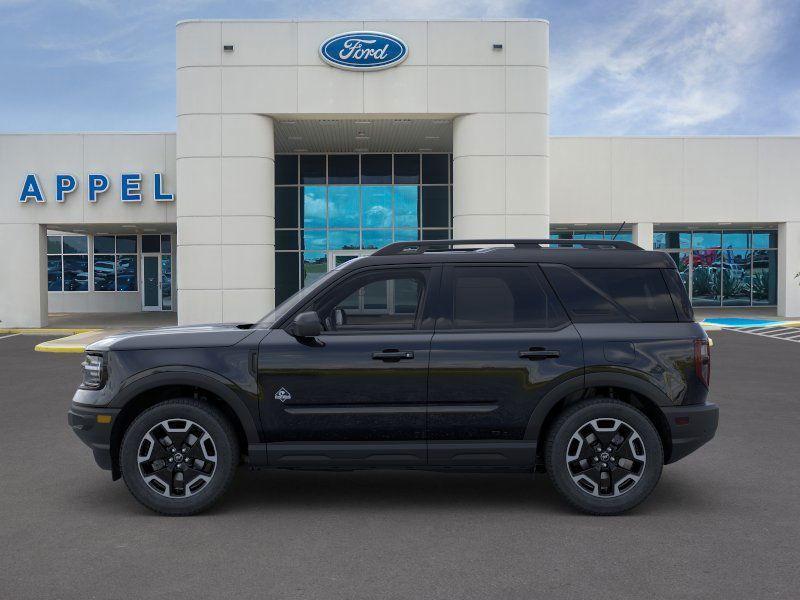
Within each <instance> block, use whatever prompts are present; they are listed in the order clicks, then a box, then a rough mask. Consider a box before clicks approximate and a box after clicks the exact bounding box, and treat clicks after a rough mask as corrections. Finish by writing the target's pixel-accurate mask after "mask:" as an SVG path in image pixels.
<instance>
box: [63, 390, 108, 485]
mask: <svg viewBox="0 0 800 600" xmlns="http://www.w3.org/2000/svg"><path fill="white" fill-rule="evenodd" d="M119 412H120V410H119V409H118V408H94V407H89V406H84V405H81V404H76V403H74V402H73V403H72V406H70V409H69V412H68V413H67V423H69V426H70V427H71V428H72V431H74V432H75V435H77V436H78V437H79V438H80V440H81V441H82V442H83V443H84V444H86V445H87V446H89V448H91V449H92V453H93V454H94V460H95V462H96V463H97V464H98V466H99V467H100V468H101V469H105V470H107V471H110V470H111V469H112V461H111V430H112V429H113V427H114V422H115V421H116V419H117V416H118V415H119ZM106 421H107V422H106Z"/></svg>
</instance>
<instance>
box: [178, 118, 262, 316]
mask: <svg viewBox="0 0 800 600" xmlns="http://www.w3.org/2000/svg"><path fill="white" fill-rule="evenodd" d="M204 132H205V134H206V135H204ZM178 140H179V143H178V181H179V183H180V186H181V190H182V191H181V198H182V202H181V203H180V205H179V206H178V263H179V264H180V269H179V271H178V277H177V284H178V285H177V287H178V290H179V295H178V322H179V323H181V324H185V323H199V322H218V321H248V322H252V321H255V320H257V319H259V318H260V317H262V316H264V314H265V313H266V312H267V310H268V309H269V308H271V307H272V306H273V304H274V298H275V215H274V210H275V208H274V206H275V200H274V197H275V179H274V178H275V158H274V140H273V121H272V119H271V118H270V117H266V116H262V115H253V114H244V115H179V116H178Z"/></svg>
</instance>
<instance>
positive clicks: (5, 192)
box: [0, 133, 177, 327]
mask: <svg viewBox="0 0 800 600" xmlns="http://www.w3.org/2000/svg"><path fill="white" fill-rule="evenodd" d="M126 172H139V173H142V174H143V176H144V178H143V180H142V198H143V200H142V202H130V203H123V202H121V201H120V187H119V186H120V176H121V174H122V173H126ZM28 173H35V174H36V175H37V177H38V181H39V184H40V186H41V188H42V190H43V192H44V194H45V198H46V202H43V203H36V202H34V201H33V200H29V201H28V202H26V203H20V202H19V196H20V192H21V191H22V186H23V183H24V180H25V176H26V175H27V174H28ZM60 173H66V174H70V175H73V176H75V177H76V178H77V179H78V188H77V189H76V191H75V192H73V193H71V194H68V195H67V197H66V199H65V201H64V202H63V203H59V202H56V199H55V181H56V179H55V177H56V174H60ZM88 173H102V174H104V175H107V176H108V177H109V181H110V186H109V189H108V191H106V192H104V193H102V194H100V195H99V197H98V200H97V202H96V203H89V202H88V200H87V190H86V175H87V174H88ZM154 173H162V175H163V191H165V192H169V193H173V194H175V193H176V183H177V178H176V172H175V134H172V133H143V134H138V133H136V134H127V133H74V134H73V133H65V134H8V135H0V226H2V227H3V230H4V231H5V232H6V233H7V235H3V236H2V237H3V239H2V240H0V243H1V244H2V249H3V251H2V253H0V272H2V273H3V274H6V273H15V274H17V275H18V276H17V275H15V276H14V277H5V276H4V277H3V278H2V279H0V281H2V282H3V283H2V285H3V287H2V294H0V320H3V321H4V325H6V326H8V324H9V323H16V324H18V325H20V326H23V325H24V326H37V327H38V326H41V325H45V324H46V323H47V311H48V294H47V291H46V290H47V285H46V275H47V274H46V264H47V262H46V258H45V250H44V249H42V248H41V247H40V239H39V238H40V235H39V229H40V227H39V226H40V225H50V226H58V225H64V226H70V227H73V226H75V227H77V226H80V225H90V224H95V225H99V224H107V225H119V224H140V225H141V224H148V223H151V224H164V223H174V222H175V218H176V216H175V215H176V207H175V204H176V202H177V195H176V196H175V197H176V202H161V203H157V202H154V201H153V198H152V196H153V177H152V176H153V174H154ZM41 229H42V230H44V227H42V228H41ZM34 231H35V232H36V233H35V234H34V233H32V232H34ZM42 235H44V234H43V233H42ZM39 254H41V257H40V258H36V259H33V258H31V257H34V256H38V255H39ZM26 261H34V262H31V263H29V262H26ZM21 265H26V266H25V267H24V269H23V267H22V266H21ZM40 268H41V269H44V271H43V273H44V274H43V275H42V274H40V273H38V270H39V269H40ZM28 269H33V271H32V272H31V273H30V274H29V275H28V274H26V273H28ZM40 277H44V278H45V279H44V282H45V283H44V287H43V288H42V287H41V286H40V285H39V284H38V282H39V279H40ZM69 302H71V300H70V301H67V300H64V303H65V304H64V305H63V308H64V309H66V310H69V308H68V307H69V306H71V304H69ZM139 306H140V305H139ZM56 309H58V310H61V308H60V307H56ZM120 310H126V308H124V307H122V308H120ZM136 310H138V307H137V308H136Z"/></svg>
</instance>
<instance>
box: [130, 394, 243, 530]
mask: <svg viewBox="0 0 800 600" xmlns="http://www.w3.org/2000/svg"><path fill="white" fill-rule="evenodd" d="M238 462H239V444H238V441H237V438H236V434H235V432H234V431H233V428H232V427H231V424H230V423H229V422H228V420H227V419H226V418H225V416H224V415H223V414H222V413H221V412H220V411H218V410H217V409H215V408H214V407H212V406H208V405H206V404H203V403H200V402H197V401H196V400H191V399H175V400H167V401H165V402H161V403H159V404H156V405H155V406H153V407H151V408H149V409H147V410H146V411H144V412H143V413H142V414H140V415H139V416H138V417H136V419H134V421H133V422H132V423H131V424H130V426H129V427H128V429H127V430H126V432H125V436H124V437H123V440H122V446H121V448H120V470H121V472H122V477H123V479H124V480H125V484H126V485H127V486H128V489H129V490H130V492H131V493H132V494H133V496H134V497H135V498H136V499H137V500H138V501H139V502H141V503H142V504H143V505H145V506H146V507H147V508H149V509H151V510H153V511H155V512H158V513H161V514H166V515H191V514H195V513H198V512H201V511H203V510H206V509H207V508H209V507H210V506H211V505H213V504H214V503H215V502H216V501H217V500H219V498H220V497H221V496H222V495H223V494H224V493H225V491H226V490H227V488H228V487H229V486H230V483H231V481H232V480H233V475H234V472H235V469H236V466H237V465H238Z"/></svg>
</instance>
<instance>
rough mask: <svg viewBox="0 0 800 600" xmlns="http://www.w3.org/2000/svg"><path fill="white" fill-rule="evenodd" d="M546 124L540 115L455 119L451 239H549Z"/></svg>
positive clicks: (510, 114) (464, 117)
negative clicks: (452, 237)
mask: <svg viewBox="0 0 800 600" xmlns="http://www.w3.org/2000/svg"><path fill="white" fill-rule="evenodd" d="M547 124H548V117H547V115H546V114H541V113H509V114H487V113H478V114H470V115H463V116H460V117H456V119H455V120H454V121H453V236H454V237H456V238H462V239H477V238H514V237H516V238H547V237H549V234H550V185H549V158H548V156H549V155H548V134H547Z"/></svg>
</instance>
